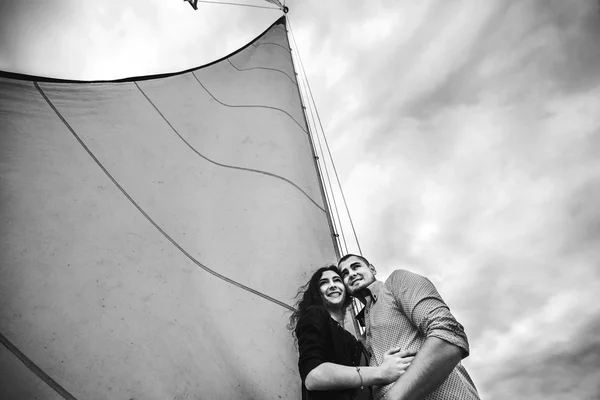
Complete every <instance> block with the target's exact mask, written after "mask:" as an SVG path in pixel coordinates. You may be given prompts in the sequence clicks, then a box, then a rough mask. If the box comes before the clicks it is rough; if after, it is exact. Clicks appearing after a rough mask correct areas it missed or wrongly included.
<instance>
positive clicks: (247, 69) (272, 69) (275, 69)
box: [227, 59, 298, 85]
mask: <svg viewBox="0 0 600 400" xmlns="http://www.w3.org/2000/svg"><path fill="white" fill-rule="evenodd" d="M227 61H229V64H231V66H232V67H233V68H235V69H237V70H238V71H240V72H241V71H252V70H253V69H266V70H268V71H276V72H281V73H282V74H284V75H285V76H287V77H288V79H289V80H290V81H292V83H293V84H295V85H297V84H298V83H297V82H295V81H294V80H293V79H292V77H290V76H289V75H288V74H286V73H285V72H284V71H282V70H280V69H277V68H267V67H252V68H238V67H236V66H235V65H234V64H233V63H232V62H231V60H229V59H227Z"/></svg>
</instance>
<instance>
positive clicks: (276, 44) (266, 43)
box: [252, 42, 291, 53]
mask: <svg viewBox="0 0 600 400" xmlns="http://www.w3.org/2000/svg"><path fill="white" fill-rule="evenodd" d="M268 44H272V45H273V46H279V47H281V48H282V49H284V50H285V51H286V53H291V51H290V50H289V49H286V48H285V47H284V46H282V45H280V44H279V43H273V42H264V43H259V44H256V45H255V44H254V43H253V44H252V46H254V47H260V46H266V45H268Z"/></svg>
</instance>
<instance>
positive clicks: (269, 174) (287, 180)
mask: <svg viewBox="0 0 600 400" xmlns="http://www.w3.org/2000/svg"><path fill="white" fill-rule="evenodd" d="M134 83H135V86H137V88H138V89H139V91H140V92H142V94H143V95H144V97H145V98H146V100H148V102H149V103H150V104H151V105H152V107H154V109H155V110H156V112H157V113H158V114H159V115H160V116H161V117H162V119H163V120H164V121H165V122H166V123H167V124H168V125H169V127H171V129H172V130H173V132H175V134H176V135H177V136H179V138H180V139H181V140H182V141H183V142H184V143H185V144H186V145H187V146H188V147H189V148H190V149H191V150H192V151H193V152H194V153H196V154H197V155H199V156H200V157H202V158H203V159H205V160H206V161H208V162H210V163H212V164H215V165H218V166H220V167H224V168H231V169H237V170H241V171H248V172H256V173H259V174H263V175H267V176H270V177H273V178H276V179H280V180H282V181H285V182H287V183H289V184H290V185H292V186H294V187H295V188H296V189H298V190H299V191H300V192H302V194H304V195H305V196H306V197H307V198H308V199H309V200H310V201H311V202H312V203H313V204H314V205H315V206H317V207H318V208H319V209H320V210H321V211H323V212H325V209H324V208H323V207H321V206H320V205H319V204H318V203H317V202H316V201H314V200H313V199H312V198H311V197H310V196H309V195H308V193H306V192H305V191H304V190H302V188H301V187H300V186H298V185H296V184H295V183H294V182H292V181H291V180H289V179H287V178H284V177H283V176H280V175H277V174H274V173H272V172H267V171H261V170H258V169H253V168H246V167H236V166H233V165H227V164H222V163H220V162H217V161H214V160H211V159H210V158H208V157H206V156H205V155H203V154H202V153H200V152H199V151H198V150H196V148H195V147H194V146H192V145H191V144H190V143H189V142H188V141H187V140H185V139H184V138H183V136H181V134H180V133H179V131H177V129H175V127H174V126H173V125H171V123H170V122H169V120H168V119H167V118H166V117H165V116H164V115H163V113H162V112H161V111H160V110H159V109H158V107H156V105H155V104H154V102H153V101H152V100H150V98H149V97H148V96H147V95H146V93H145V92H144V91H143V90H142V88H141V87H140V86H139V85H138V84H137V82H134Z"/></svg>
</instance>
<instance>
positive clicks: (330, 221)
mask: <svg viewBox="0 0 600 400" xmlns="http://www.w3.org/2000/svg"><path fill="white" fill-rule="evenodd" d="M287 18H288V17H287V15H286V16H285V21H286V24H285V32H286V38H287V41H288V46H289V48H290V57H291V59H292V67H293V68H294V75H295V76H296V89H298V97H299V98H300V104H301V105H302V115H303V117H304V123H305V124H306V128H307V129H308V140H309V141H310V148H311V152H312V156H313V161H314V163H315V171H316V173H317V179H318V180H319V187H320V189H321V196H322V199H323V205H324V208H325V214H327V223H328V224H329V230H330V231H331V240H332V241H333V248H334V250H335V255H336V257H337V258H338V259H339V258H340V257H341V251H340V246H339V243H338V240H337V238H338V233H337V232H336V231H335V228H334V225H333V215H332V214H331V210H330V209H329V203H328V201H327V197H326V194H325V184H324V182H323V177H322V175H321V169H320V168H319V161H318V160H319V158H318V156H317V153H316V150H315V145H314V140H313V131H312V129H311V127H310V125H309V123H308V118H307V115H306V105H305V104H304V100H303V98H302V95H301V94H300V85H299V84H298V79H299V75H298V72H297V70H296V62H295V60H294V57H293V56H292V53H293V51H294V49H292V45H291V42H290V37H289V30H288V27H287V25H288V24H287ZM296 51H298V49H296ZM315 134H316V132H315Z"/></svg>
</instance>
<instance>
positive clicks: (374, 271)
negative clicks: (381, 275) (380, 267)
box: [369, 264, 377, 275]
mask: <svg viewBox="0 0 600 400" xmlns="http://www.w3.org/2000/svg"><path fill="white" fill-rule="evenodd" d="M369 268H370V269H371V271H373V275H377V270H376V269H375V266H374V265H373V264H369Z"/></svg>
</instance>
